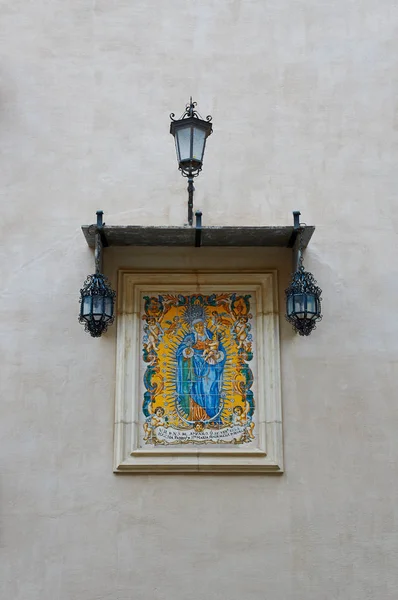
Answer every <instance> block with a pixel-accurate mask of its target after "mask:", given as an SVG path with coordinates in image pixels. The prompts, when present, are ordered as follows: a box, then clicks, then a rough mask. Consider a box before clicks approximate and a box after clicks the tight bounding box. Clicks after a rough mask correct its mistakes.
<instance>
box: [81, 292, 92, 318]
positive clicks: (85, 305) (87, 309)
mask: <svg viewBox="0 0 398 600" xmlns="http://www.w3.org/2000/svg"><path fill="white" fill-rule="evenodd" d="M91 299H92V296H84V297H83V302H82V316H83V317H84V318H85V319H90V318H91Z"/></svg>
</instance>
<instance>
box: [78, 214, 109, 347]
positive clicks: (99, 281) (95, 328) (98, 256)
mask: <svg viewBox="0 0 398 600" xmlns="http://www.w3.org/2000/svg"><path fill="white" fill-rule="evenodd" d="M102 215H103V212H102V211H101V210H99V211H97V228H96V233H95V273H94V274H93V275H89V276H88V277H87V279H86V281H85V282H84V284H83V287H82V289H81V290H80V315H79V321H80V323H83V324H84V329H85V331H87V332H88V333H89V334H90V335H91V336H92V337H100V336H101V335H102V334H103V333H104V331H106V330H107V328H108V325H111V324H112V323H113V321H114V318H115V317H114V303H115V296H116V293H115V292H114V291H113V290H112V288H111V287H110V285H109V281H108V279H107V278H106V277H105V275H103V274H102V273H101V271H102V239H101V233H102V227H103V223H102Z"/></svg>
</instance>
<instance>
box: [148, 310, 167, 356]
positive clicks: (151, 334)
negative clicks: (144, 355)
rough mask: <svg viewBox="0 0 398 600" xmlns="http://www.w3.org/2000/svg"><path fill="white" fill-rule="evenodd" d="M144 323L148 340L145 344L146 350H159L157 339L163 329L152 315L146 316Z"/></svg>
mask: <svg viewBox="0 0 398 600" xmlns="http://www.w3.org/2000/svg"><path fill="white" fill-rule="evenodd" d="M146 323H147V324H146V325H145V327H144V331H145V333H146V334H147V336H148V342H147V344H146V349H147V352H150V351H151V350H154V351H155V352H157V351H158V350H159V348H158V343H159V340H160V338H161V337H162V335H163V329H162V328H161V327H160V325H159V323H157V321H156V319H155V318H154V317H147V319H146Z"/></svg>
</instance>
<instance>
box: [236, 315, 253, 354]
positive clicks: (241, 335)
mask: <svg viewBox="0 0 398 600" xmlns="http://www.w3.org/2000/svg"><path fill="white" fill-rule="evenodd" d="M247 322H248V318H247V317H239V319H238V320H237V322H236V324H235V327H234V329H235V334H236V339H237V342H238V348H239V349H240V348H246V338H247V334H248V333H249V329H250V325H248V324H247Z"/></svg>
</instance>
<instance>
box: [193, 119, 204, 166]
mask: <svg viewBox="0 0 398 600" xmlns="http://www.w3.org/2000/svg"><path fill="white" fill-rule="evenodd" d="M193 131H194V134H193V150H192V158H194V159H195V160H200V162H202V160H203V152H204V149H205V143H206V132H205V131H204V130H203V129H199V128H198V127H194V128H193Z"/></svg>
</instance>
